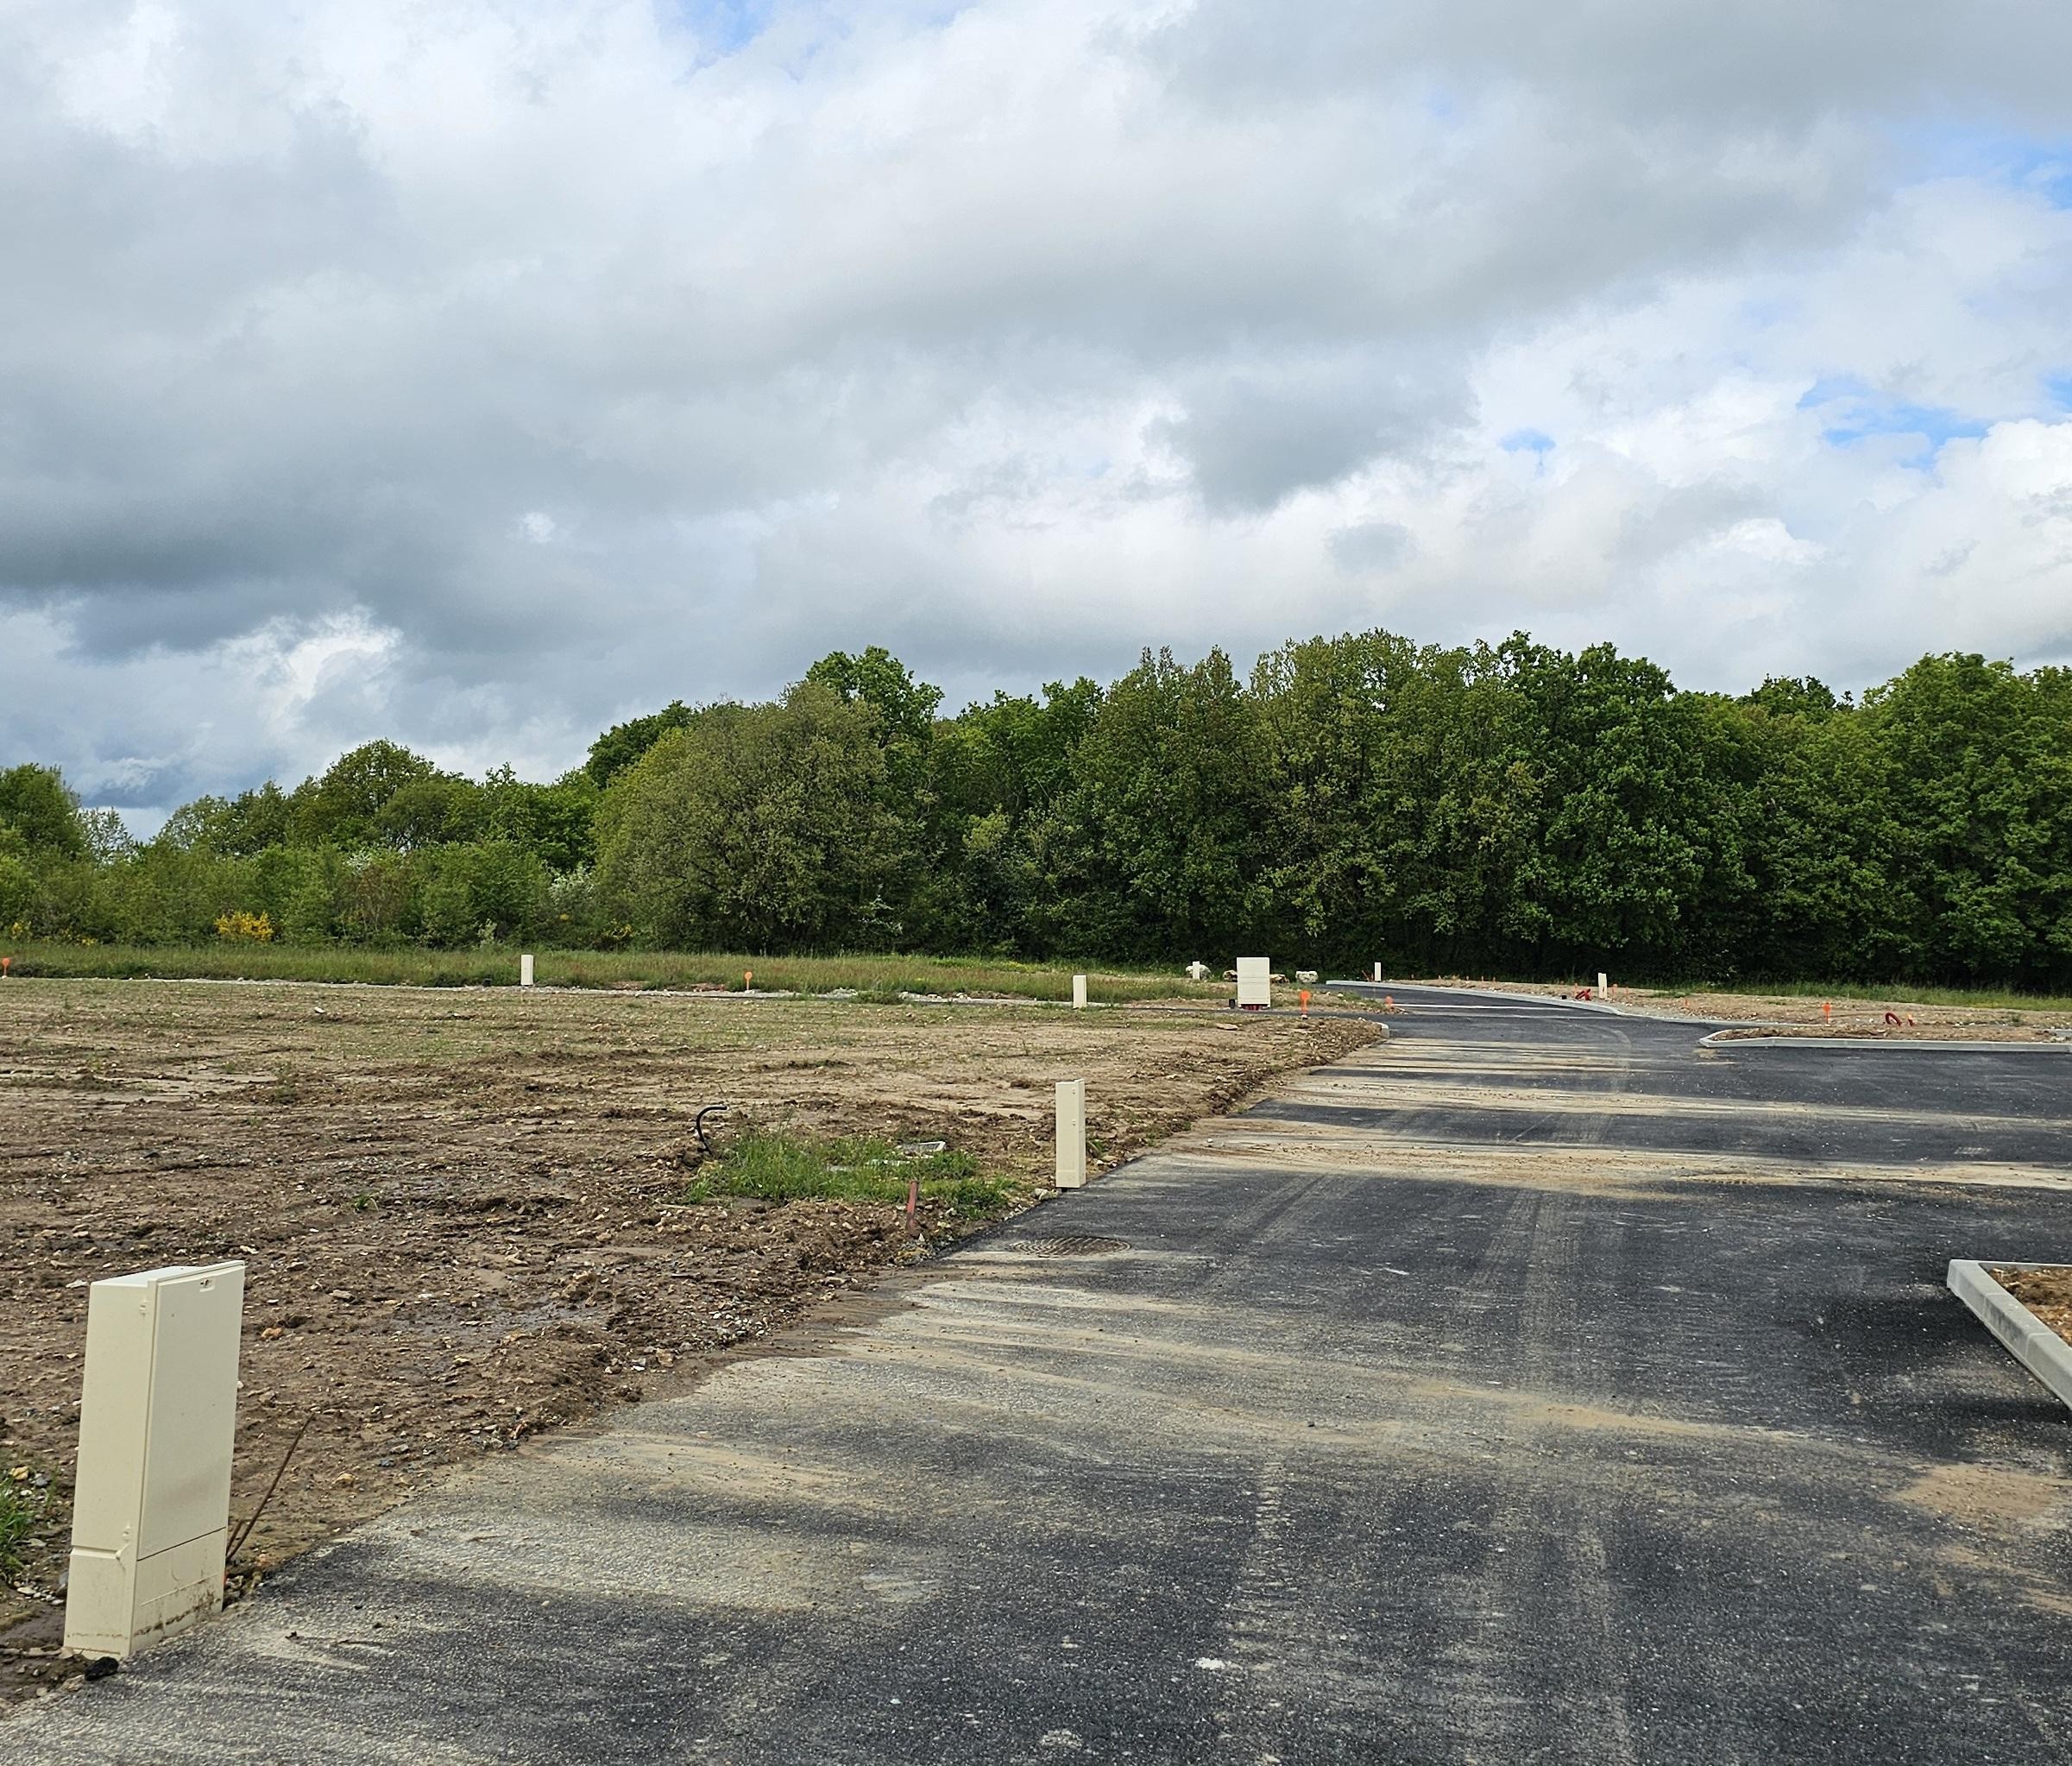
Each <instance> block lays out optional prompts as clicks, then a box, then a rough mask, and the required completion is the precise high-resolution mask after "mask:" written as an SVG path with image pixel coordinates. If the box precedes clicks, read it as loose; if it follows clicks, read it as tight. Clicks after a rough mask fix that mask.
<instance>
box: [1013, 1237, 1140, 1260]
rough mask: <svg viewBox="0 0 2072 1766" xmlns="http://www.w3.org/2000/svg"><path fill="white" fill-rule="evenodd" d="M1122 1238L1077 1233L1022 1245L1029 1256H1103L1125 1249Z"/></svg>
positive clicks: (1126, 1246)
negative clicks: (1101, 1237)
mask: <svg viewBox="0 0 2072 1766" xmlns="http://www.w3.org/2000/svg"><path fill="white" fill-rule="evenodd" d="M1129 1248H1130V1246H1129V1242H1128V1241H1127V1240H1126V1239H1099V1238H1095V1237H1093V1236H1092V1235H1091V1234H1088V1233H1079V1234H1075V1235H1072V1236H1068V1237H1067V1238H1063V1239H1030V1241H1029V1243H1028V1244H1027V1245H1025V1246H1023V1250H1024V1251H1026V1252H1028V1253H1029V1254H1030V1256H1031V1257H1105V1256H1107V1255H1108V1253H1109V1252H1112V1251H1127V1250H1128V1249H1129Z"/></svg>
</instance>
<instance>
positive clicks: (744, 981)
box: [741, 968, 755, 993]
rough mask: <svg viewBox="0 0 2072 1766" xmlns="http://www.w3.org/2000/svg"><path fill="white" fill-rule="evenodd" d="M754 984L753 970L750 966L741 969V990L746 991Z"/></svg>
mask: <svg viewBox="0 0 2072 1766" xmlns="http://www.w3.org/2000/svg"><path fill="white" fill-rule="evenodd" d="M754 985H755V971H754V970H753V969H752V968H745V969H743V970H742V971H741V991H742V992H743V993H746V992H747V991H748V990H749V988H751V987H753V986H754Z"/></svg>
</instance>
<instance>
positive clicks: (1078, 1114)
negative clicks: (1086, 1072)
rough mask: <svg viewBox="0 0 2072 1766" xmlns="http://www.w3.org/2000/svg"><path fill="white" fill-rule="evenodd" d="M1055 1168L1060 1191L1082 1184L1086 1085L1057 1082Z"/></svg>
mask: <svg viewBox="0 0 2072 1766" xmlns="http://www.w3.org/2000/svg"><path fill="white" fill-rule="evenodd" d="M1057 1153H1058V1169H1057V1185H1058V1188H1059V1189H1084V1188H1085V1187H1086V1081H1085V1080H1083V1079H1061V1080H1060V1081H1059V1082H1058V1146H1057Z"/></svg>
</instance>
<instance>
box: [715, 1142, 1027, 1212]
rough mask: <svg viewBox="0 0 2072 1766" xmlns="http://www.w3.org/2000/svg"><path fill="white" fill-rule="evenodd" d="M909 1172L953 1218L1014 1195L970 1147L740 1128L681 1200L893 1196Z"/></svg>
mask: <svg viewBox="0 0 2072 1766" xmlns="http://www.w3.org/2000/svg"><path fill="white" fill-rule="evenodd" d="M916 1177H917V1178H918V1179H919V1180H920V1183H921V1195H922V1196H923V1199H924V1200H927V1201H931V1202H942V1203H943V1204H944V1205H946V1206H947V1207H948V1209H949V1211H950V1212H951V1214H954V1215H955V1216H956V1217H957V1218H958V1219H959V1220H987V1219H990V1218H991V1217H992V1216H993V1215H995V1214H1001V1213H1003V1212H1005V1210H1006V1209H1007V1208H1010V1207H1011V1206H1012V1205H1013V1203H1014V1202H1015V1200H1016V1195H1015V1191H1014V1189H1013V1187H1012V1186H1011V1185H1010V1184H1008V1183H1005V1182H1004V1181H1003V1180H1001V1179H999V1178H998V1177H988V1176H985V1175H984V1174H982V1173H981V1172H980V1171H979V1162H978V1161H977V1160H976V1159H974V1158H973V1157H972V1156H971V1155H970V1154H969V1153H962V1152H957V1151H943V1152H939V1153H923V1154H918V1155H915V1154H904V1153H902V1152H901V1151H899V1150H898V1148H897V1147H896V1146H895V1145H893V1144H892V1143H891V1141H889V1140H877V1139H873V1138H869V1137H866V1136H844V1137H841V1138H835V1139H833V1140H819V1141H815V1140H802V1139H799V1138H795V1137H793V1136H790V1135H785V1134H771V1133H765V1132H756V1133H752V1134H747V1135H744V1136H743V1137H742V1138H740V1140H739V1141H737V1142H736V1143H735V1144H734V1145H732V1146H730V1147H729V1148H727V1151H726V1152H725V1153H724V1154H723V1155H722V1156H721V1157H720V1158H719V1159H718V1160H717V1161H715V1163H713V1164H709V1165H707V1166H706V1167H705V1168H704V1169H703V1170H701V1171H700V1172H699V1173H698V1175H697V1176H696V1178H695V1179H694V1180H693V1181H692V1182H691V1183H690V1184H689V1185H688V1186H687V1187H686V1189H684V1191H683V1200H684V1201H685V1202H704V1201H708V1200H709V1199H710V1198H711V1197H713V1196H715V1195H746V1196H756V1197H759V1198H760V1199H761V1200H762V1201H764V1202H803V1201H807V1200H814V1199H825V1200H833V1201H838V1202H890V1203H898V1202H904V1201H905V1200H906V1193H907V1184H908V1183H909V1181H910V1180H911V1179H914V1178H916Z"/></svg>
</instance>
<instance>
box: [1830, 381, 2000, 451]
mask: <svg viewBox="0 0 2072 1766" xmlns="http://www.w3.org/2000/svg"><path fill="white" fill-rule="evenodd" d="M1798 408H1799V409H1800V410H1801V411H1817V412H1819V413H1822V414H1823V416H1824V417H1826V418H1827V424H1826V426H1825V427H1824V428H1823V429H1822V431H1821V432H1820V434H1821V439H1822V440H1823V441H1825V442H1826V443H1827V444H1828V445H1830V447H1837V448H1846V447H1848V445H1850V444H1851V443H1853V442H1860V441H1865V440H1867V439H1869V438H1872V437H1874V436H1880V435H1918V436H1920V437H1921V438H1923V439H1924V440H1925V441H1926V442H1927V444H1928V452H1929V453H1930V454H1932V453H1933V452H1934V451H1936V450H1937V449H1938V448H1940V447H1941V446H1942V445H1943V443H1944V442H1946V441H1949V440H1951V439H1952V438H1955V437H1957V436H1981V435H1983V434H1985V433H1986V429H1987V426H1986V424H1985V422H1984V421H1983V420H1982V419H1979V418H1976V417H1968V416H1966V415H1965V414H1964V413H1962V412H1961V411H1953V410H1950V409H1949V408H1948V407H1943V406H1940V405H1917V404H1915V403H1913V402H1912V401H1911V400H1908V399H1899V398H1894V397H1893V395H1892V394H1889V393H1881V392H1880V391H1879V390H1878V389H1877V388H1874V387H1870V386H1867V385H1865V384H1864V382H1861V381H1860V380H1857V379H1855V377H1853V376H1851V375H1829V376H1825V377H1823V378H1822V379H1820V380H1817V381H1815V382H1813V384H1812V385H1811V387H1809V388H1806V390H1805V392H1804V394H1803V395H1802V396H1801V397H1800V399H1799V401H1798Z"/></svg>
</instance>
